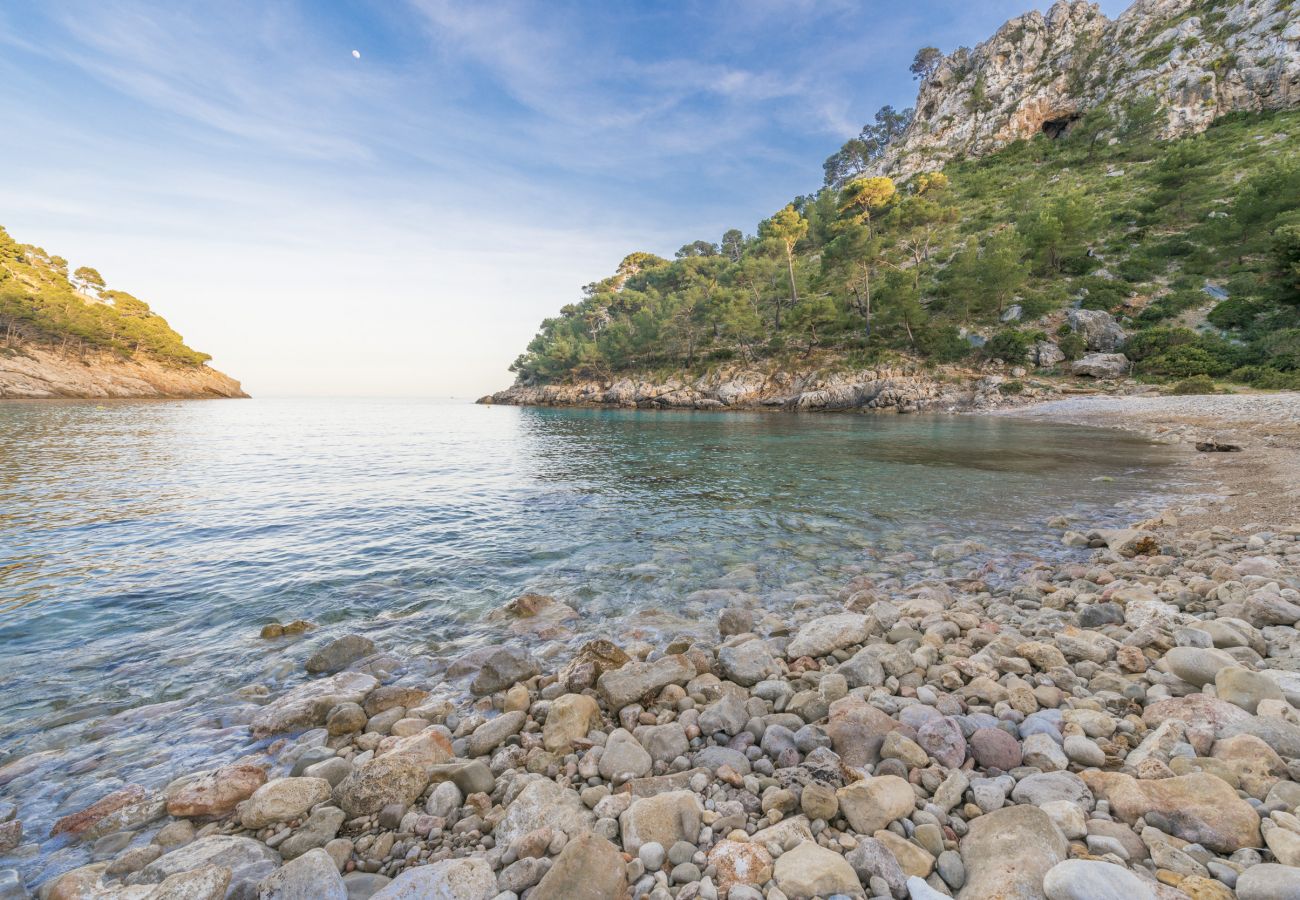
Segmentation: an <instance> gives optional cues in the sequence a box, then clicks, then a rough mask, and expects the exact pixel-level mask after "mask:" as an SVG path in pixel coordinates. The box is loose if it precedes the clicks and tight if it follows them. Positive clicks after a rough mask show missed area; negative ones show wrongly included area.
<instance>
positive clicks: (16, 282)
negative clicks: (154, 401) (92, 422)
mask: <svg viewBox="0 0 1300 900" xmlns="http://www.w3.org/2000/svg"><path fill="white" fill-rule="evenodd" d="M210 358H211V357H209V356H208V354H206V353H200V352H198V351H196V350H193V349H191V348H190V347H188V346H187V345H186V344H185V341H184V340H183V339H182V338H181V336H180V335H179V334H177V333H176V332H175V331H174V330H172V328H171V326H169V325H168V324H167V320H166V319H164V318H163V317H162V316H160V315H158V314H157V313H156V312H154V311H153V310H151V309H150V308H149V305H148V304H147V303H145V302H144V301H143V300H140V299H138V298H136V297H133V296H132V295H130V294H128V293H126V292H125V291H118V290H110V289H109V288H108V286H107V285H106V284H105V283H104V279H103V278H102V277H101V276H100V274H99V273H98V272H97V271H96V270H94V269H91V268H88V267H82V268H78V269H76V270H75V271H73V272H71V273H69V271H68V262H67V260H65V259H63V258H62V257H59V256H54V255H51V254H49V253H47V252H46V251H44V250H43V249H41V248H39V247H33V246H31V245H28V244H19V243H17V242H16V241H15V240H13V238H11V237H10V236H9V234H8V233H7V232H6V231H5V230H4V229H3V228H0V398H4V399H32V398H56V397H243V396H246V395H245V394H244V393H243V391H242V390H241V389H240V387H239V382H237V381H235V380H234V379H232V378H230V377H228V376H226V375H223V374H222V373H220V372H218V371H216V370H215V369H212V368H210V367H209V366H208V365H207V361H208V360H209V359H210Z"/></svg>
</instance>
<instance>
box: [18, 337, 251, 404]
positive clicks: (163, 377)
mask: <svg viewBox="0 0 1300 900" xmlns="http://www.w3.org/2000/svg"><path fill="white" fill-rule="evenodd" d="M247 396H248V395H247V394H245V393H244V391H243V389H242V388H241V387H240V386H239V382H238V381H236V380H235V379H233V378H231V377H230V376H229V375H225V374H223V373H221V372H218V371H217V370H216V369H213V368H211V367H209V366H206V365H204V366H178V365H167V364H164V363H161V362H158V361H156V360H152V359H148V358H145V357H140V358H133V359H122V358H121V357H118V356H114V355H112V354H87V355H86V356H85V357H84V358H82V357H79V356H75V355H66V356H65V355H64V354H61V353H59V352H57V351H56V350H53V349H49V348H45V347H41V346H38V345H35V344H28V345H23V346H22V347H21V349H20V350H9V351H8V352H0V400H69V399H92V400H98V399H110V398H112V399H168V398H170V399H202V398H208V397H247Z"/></svg>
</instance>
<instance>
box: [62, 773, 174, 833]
mask: <svg viewBox="0 0 1300 900" xmlns="http://www.w3.org/2000/svg"><path fill="white" fill-rule="evenodd" d="M165 811H166V801H165V800H164V799H163V797H162V795H161V794H158V793H155V792H153V791H151V790H148V789H147V788H144V787H141V786H140V785H138V784H128V785H127V786H126V787H124V788H121V789H120V790H116V791H113V793H111V794H109V795H108V796H106V797H104V798H103V799H101V800H99V801H97V802H95V803H92V804H91V805H90V806H88V807H86V808H85V809H82V810H78V811H77V812H74V813H70V814H69V815H66V816H64V817H63V818H61V819H59V820H58V821H57V822H55V823H54V827H53V828H51V829H50V836H51V837H55V836H57V835H60V834H67V835H72V836H73V837H76V838H80V839H82V840H90V839H93V838H100V837H103V836H104V835H106V834H111V833H112V832H114V831H127V830H130V829H132V828H135V827H137V826H139V825H144V824H146V823H148V822H152V821H153V820H154V819H158V818H161V817H162V815H163V813H164V812H165Z"/></svg>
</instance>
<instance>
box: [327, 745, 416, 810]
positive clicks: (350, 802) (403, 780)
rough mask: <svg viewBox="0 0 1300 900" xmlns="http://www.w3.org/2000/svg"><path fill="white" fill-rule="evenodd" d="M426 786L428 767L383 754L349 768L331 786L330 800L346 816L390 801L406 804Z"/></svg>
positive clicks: (408, 758) (412, 759)
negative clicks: (332, 798)
mask: <svg viewBox="0 0 1300 900" xmlns="http://www.w3.org/2000/svg"><path fill="white" fill-rule="evenodd" d="M327 783H328V782H327ZM428 785H429V767H427V766H425V765H424V764H423V763H422V762H421V761H420V760H419V759H416V758H415V757H414V756H411V755H409V754H405V753H387V754H385V755H383V756H376V757H375V758H373V759H371V760H369V761H368V762H365V763H362V764H361V765H359V766H357V767H356V768H355V769H353V770H352V772H351V773H350V774H349V775H348V776H347V777H346V778H344V779H343V780H342V781H340V782H339V785H338V787H337V788H335V789H334V800H335V802H336V803H338V805H339V806H340V807H342V809H343V811H344V812H346V813H347V814H348V815H349V816H350V817H355V816H368V815H372V814H374V813H377V812H379V811H380V810H381V809H383V808H384V807H385V806H388V805H389V804H390V803H400V804H402V805H403V806H410V805H411V804H412V803H414V802H415V800H416V798H417V797H419V796H420V795H421V794H422V793H424V789H425V788H426V787H428Z"/></svg>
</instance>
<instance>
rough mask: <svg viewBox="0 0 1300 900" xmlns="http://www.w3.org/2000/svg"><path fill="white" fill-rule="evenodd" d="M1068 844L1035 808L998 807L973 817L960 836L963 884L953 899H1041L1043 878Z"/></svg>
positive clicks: (1045, 815) (1063, 853) (1062, 857)
mask: <svg viewBox="0 0 1300 900" xmlns="http://www.w3.org/2000/svg"><path fill="white" fill-rule="evenodd" d="M1067 848H1068V844H1067V842H1066V840H1065V836H1064V835H1063V834H1061V832H1060V830H1059V829H1058V828H1057V827H1056V825H1055V824H1053V822H1052V820H1051V818H1050V817H1049V816H1048V815H1047V813H1045V812H1043V811H1042V810H1041V809H1039V808H1038V807H1036V806H1004V807H1002V808H1001V809H995V810H994V811H993V812H991V813H987V814H985V815H982V816H978V817H977V818H974V819H972V820H971V822H970V830H969V831H968V832H967V833H966V836H965V837H964V838H962V840H961V858H962V862H963V863H964V864H965V866H966V884H965V886H964V887H963V888H962V890H961V893H959V894H958V895H957V897H958V900H1004V898H1005V900H1032V898H1041V897H1043V896H1044V894H1043V879H1044V877H1045V876H1046V875H1047V873H1048V871H1049V870H1051V868H1052V867H1053V866H1055V865H1056V864H1057V863H1059V862H1061V861H1062V860H1063V859H1065V854H1066V850H1067Z"/></svg>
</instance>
